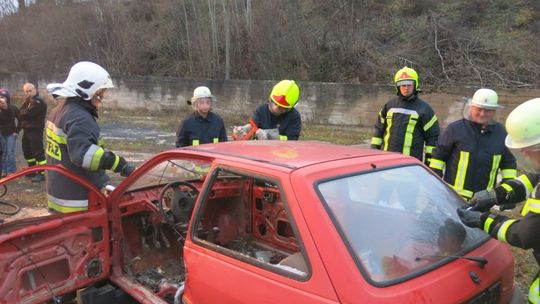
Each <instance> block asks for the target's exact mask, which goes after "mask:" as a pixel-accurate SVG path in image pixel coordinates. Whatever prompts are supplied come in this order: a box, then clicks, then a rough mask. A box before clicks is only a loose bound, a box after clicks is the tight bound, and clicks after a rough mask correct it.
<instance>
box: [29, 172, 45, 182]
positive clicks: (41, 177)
mask: <svg viewBox="0 0 540 304" xmlns="http://www.w3.org/2000/svg"><path fill="white" fill-rule="evenodd" d="M44 180H45V175H44V174H43V173H37V174H36V175H34V177H32V182H33V183H39V182H42V181H44Z"/></svg>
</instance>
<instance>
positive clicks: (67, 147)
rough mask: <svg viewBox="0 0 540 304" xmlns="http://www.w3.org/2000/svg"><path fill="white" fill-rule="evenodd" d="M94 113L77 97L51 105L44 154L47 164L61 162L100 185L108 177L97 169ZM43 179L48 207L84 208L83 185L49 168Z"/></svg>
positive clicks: (99, 144) (98, 152)
mask: <svg viewBox="0 0 540 304" xmlns="http://www.w3.org/2000/svg"><path fill="white" fill-rule="evenodd" d="M93 113H95V109H92V107H91V105H90V103H89V102H88V101H84V100H82V99H79V98H68V99H67V100H66V101H65V102H64V104H61V105H59V106H57V107H56V108H54V109H53V110H52V111H51V113H50V114H49V118H48V120H47V123H46V140H47V147H46V156H47V163H48V164H61V165H63V166H64V167H65V168H66V169H68V170H70V171H72V172H74V173H76V174H78V175H80V176H82V177H84V178H86V179H88V180H89V181H90V182H91V183H92V184H94V185H95V186H96V187H97V188H98V189H101V188H103V187H104V185H105V183H106V182H108V181H109V177H108V176H107V174H105V171H104V170H102V169H100V167H101V163H102V156H103V153H104V149H103V140H102V139H101V138H100V129H99V126H98V124H97V122H96V120H95V118H94V115H93ZM46 181H47V193H48V200H49V207H50V208H51V209H55V210H57V211H59V212H72V211H80V210H85V209H87V206H88V201H87V199H88V191H87V190H86V189H85V188H84V187H82V186H80V185H79V184H78V183H75V182H73V181H72V180H71V179H70V178H68V177H65V176H63V175H62V174H60V173H58V172H54V171H49V172H48V176H47V179H46Z"/></svg>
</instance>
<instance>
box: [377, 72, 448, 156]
mask: <svg viewBox="0 0 540 304" xmlns="http://www.w3.org/2000/svg"><path fill="white" fill-rule="evenodd" d="M394 84H395V85H396V92H397V95H398V96H397V97H396V98H394V99H392V100H390V101H388V102H387V103H386V104H385V105H384V106H383V108H382V109H381V111H380V112H379V117H378V119H377V121H376V122H375V126H374V131H373V137H372V138H371V147H372V148H374V149H379V150H384V151H393V152H399V153H402V154H405V155H410V156H413V157H416V158H417V159H419V160H420V161H424V162H425V163H426V164H427V163H428V161H429V158H430V156H431V153H432V151H433V148H434V147H435V145H436V144H437V138H438V137H439V132H440V129H439V122H438V121H437V116H436V115H435V113H434V112H433V109H432V108H431V106H430V105H429V104H428V103H426V102H425V101H423V100H422V99H420V98H419V97H418V86H419V81H418V73H416V71H415V70H413V69H411V68H408V67H403V68H402V69H400V70H399V71H397V72H396V74H395V75H394ZM424 153H425V156H424Z"/></svg>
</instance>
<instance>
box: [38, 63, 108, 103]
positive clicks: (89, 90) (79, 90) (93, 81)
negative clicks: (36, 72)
mask: <svg viewBox="0 0 540 304" xmlns="http://www.w3.org/2000/svg"><path fill="white" fill-rule="evenodd" d="M108 88H114V85H113V82H112V79H111V76H110V75H109V73H108V72H107V71H106V70H105V69H104V68H102V67H101V66H100V65H97V64H95V63H93V62H88V61H81V62H78V63H76V64H75V65H73V66H72V67H71V69H70V70H69V74H68V77H67V79H66V81H64V83H52V84H49V85H47V90H48V91H49V92H50V93H51V94H52V95H53V96H63V97H75V96H78V97H81V98H82V99H84V100H90V99H92V97H94V94H95V93H96V92H97V91H98V90H100V89H108Z"/></svg>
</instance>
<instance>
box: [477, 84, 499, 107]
mask: <svg viewBox="0 0 540 304" xmlns="http://www.w3.org/2000/svg"><path fill="white" fill-rule="evenodd" d="M471 105H473V106H476V107H479V108H482V109H487V110H496V109H500V108H502V106H501V105H499V96H497V93H496V92H495V91H493V90H491V89H479V90H477V91H476V92H475V93H474V95H473V97H472V99H471Z"/></svg>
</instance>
